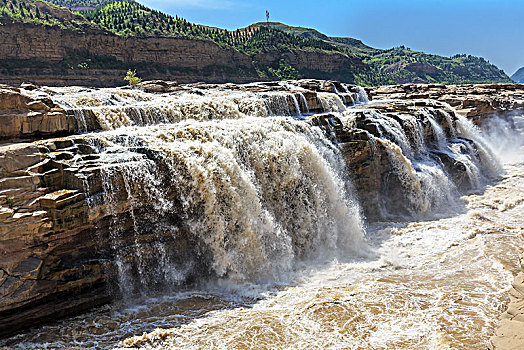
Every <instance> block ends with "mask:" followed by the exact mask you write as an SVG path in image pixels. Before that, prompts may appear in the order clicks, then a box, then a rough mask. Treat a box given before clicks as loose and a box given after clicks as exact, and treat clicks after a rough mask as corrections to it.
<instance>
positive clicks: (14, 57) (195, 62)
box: [0, 22, 365, 87]
mask: <svg viewBox="0 0 524 350" xmlns="http://www.w3.org/2000/svg"><path fill="white" fill-rule="evenodd" d="M282 58H285V59H286V60H287V61H288V63H290V64H291V65H292V66H293V67H295V68H296V69H297V70H298V71H302V72H304V73H308V75H309V76H311V77H322V78H331V79H343V80H346V81H347V80H348V79H350V78H352V77H353V73H354V72H355V71H356V70H359V69H365V65H364V64H363V63H362V61H360V60H359V59H357V58H354V57H348V56H347V55H344V54H342V53H339V52H323V51H319V50H317V51H315V50H301V49H290V50H287V51H285V52H277V51H270V50H269V51H266V52H261V53H259V54H257V55H256V56H255V57H253V58H252V57H250V56H248V55H247V54H244V53H241V52H239V51H237V50H234V49H232V48H223V47H220V46H219V45H217V44H215V43H214V42H212V41H208V40H198V39H177V38H163V37H148V38H139V37H128V38H124V37H121V36H117V35H115V34H113V33H110V32H104V31H101V30H94V29H89V28H87V29H84V30H83V31H73V30H62V29H60V28H58V27H48V26H41V25H33V24H27V23H16V22H15V23H9V22H8V23H6V24H5V25H3V26H2V31H0V60H2V62H4V66H5V68H3V69H2V68H1V67H0V82H1V83H6V84H11V85H18V84H20V83H22V82H24V81H30V82H32V83H36V84H42V85H45V84H49V85H54V86H69V85H82V86H97V87H102V86H118V85H123V83H124V82H123V80H122V79H123V77H124V76H125V72H126V70H127V68H128V67H129V68H135V69H138V71H139V74H140V76H141V77H142V78H144V79H163V80H176V81H179V82H182V83H184V82H185V83H188V82H196V81H206V82H229V81H231V82H237V83H242V82H248V81H258V80H261V78H260V76H259V74H258V73H257V67H258V66H260V67H263V68H264V69H266V68H267V67H275V66H276V67H278V64H279V62H280V60H281V59H282ZM78 60H80V61H82V62H83V61H85V62H88V63H89V65H90V67H88V68H79V67H77V65H76V61H78ZM24 62H25V63H24ZM255 64H256V66H257V67H256V66H255Z"/></svg>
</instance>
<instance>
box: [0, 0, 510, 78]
mask: <svg viewBox="0 0 524 350" xmlns="http://www.w3.org/2000/svg"><path fill="white" fill-rule="evenodd" d="M0 26H1V28H2V30H1V31H0V42H2V43H3V44H2V46H1V47H0V81H4V82H16V81H19V80H20V79H27V80H31V81H35V82H36V81H42V79H44V78H42V76H43V75H45V80H43V81H45V82H49V81H50V82H54V81H55V80H56V84H71V83H75V84H83V83H84V81H85V84H97V85H114V84H117V83H121V81H120V80H121V79H120V78H119V77H120V75H121V74H122V72H125V71H126V70H127V69H136V70H137V73H138V74H139V75H140V76H141V77H142V78H144V79H153V78H154V79H177V80H179V81H181V82H188V81H194V80H200V81H208V82H224V81H237V82H240V81H254V80H268V79H294V78H307V77H310V78H320V79H335V80H341V81H345V82H348V83H357V84H361V85H384V84H398V83H449V84H462V83H508V82H511V80H510V79H509V77H508V76H507V75H506V74H505V73H504V72H503V71H501V70H500V69H498V68H497V67H496V66H494V65H492V64H490V63H489V62H487V61H486V60H484V59H483V58H479V57H474V56H470V55H456V56H453V57H442V56H437V55H430V54H426V53H423V52H417V51H413V50H411V49H409V48H406V47H404V46H400V47H396V48H392V49H388V50H382V49H375V48H372V47H369V46H367V45H365V44H364V43H362V42H361V41H360V40H358V39H354V38H337V37H328V36H326V35H324V34H322V33H320V32H318V31H317V30H315V29H310V28H303V27H291V26H288V25H285V24H282V23H276V22H270V23H269V24H267V23H256V24H254V25H251V26H249V27H247V28H241V29H238V30H236V31H228V30H224V29H220V28H213V27H208V26H204V25H197V24H193V23H190V22H189V21H187V20H185V19H183V18H180V17H178V16H171V15H168V14H165V13H162V12H160V11H158V10H154V9H151V8H148V7H146V6H144V5H142V4H139V3H138V2H135V1H131V0H129V1H107V0H50V2H49V3H47V2H43V1H40V0H0ZM268 27H269V28H268ZM20 43H24V45H20ZM53 79H55V80H53ZM86 79H87V80H88V81H86Z"/></svg>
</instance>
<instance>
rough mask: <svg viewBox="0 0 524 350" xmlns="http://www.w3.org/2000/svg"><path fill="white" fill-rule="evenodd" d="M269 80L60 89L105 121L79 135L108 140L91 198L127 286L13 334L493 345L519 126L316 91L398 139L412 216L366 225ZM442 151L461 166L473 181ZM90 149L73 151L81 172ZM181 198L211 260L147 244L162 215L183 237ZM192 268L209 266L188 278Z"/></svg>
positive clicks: (324, 101)
mask: <svg viewBox="0 0 524 350" xmlns="http://www.w3.org/2000/svg"><path fill="white" fill-rule="evenodd" d="M35 93H42V92H35ZM264 94H265V95H264V96H262V95H261V94H259V93H253V92H234V93H233V92H223V91H213V90H211V91H208V92H199V93H198V94H195V93H180V94H175V95H154V94H147V93H144V92H141V91H134V90H131V91H125V90H119V89H102V90H96V91H91V90H83V89H80V88H56V89H55V91H53V92H51V96H52V98H53V99H54V101H55V102H57V103H59V104H60V105H62V106H64V108H69V109H72V110H73V111H74V115H75V117H76V118H78V121H79V123H80V124H86V121H85V120H86V118H93V116H94V118H96V119H97V122H98V124H99V125H100V126H101V127H102V128H103V129H104V131H102V132H97V133H85V134H83V135H80V136H76V138H77V139H79V140H81V141H82V142H85V144H86V145H89V146H90V147H92V149H93V150H95V151H96V163H97V164H96V165H97V166H98V167H100V168H101V170H100V176H102V178H103V181H102V183H103V193H102V195H101V196H100V197H99V198H98V197H97V198H88V199H87V203H88V204H89V206H90V208H89V210H98V209H97V205H96V201H99V202H100V201H103V202H104V208H105V210H107V211H108V213H109V214H110V215H113V218H114V220H113V222H112V223H111V230H112V231H111V235H110V238H111V240H112V242H113V246H112V248H113V250H115V254H114V256H113V258H114V260H115V261H114V264H115V265H116V266H117V268H118V271H117V273H116V281H114V282H115V284H116V285H117V289H118V291H119V295H121V296H122V297H123V298H124V299H125V300H123V301H122V302H121V303H118V302H117V303H115V304H114V305H112V306H107V307H104V308H100V309H98V310H95V311H93V312H90V313H87V314H83V315H80V316H77V317H74V318H70V319H67V320H65V321H60V322H57V323H54V324H49V325H47V326H44V327H40V328H36V329H33V330H29V331H26V332H24V333H21V334H19V335H17V336H14V337H11V338H9V339H5V340H2V341H1V343H0V346H6V347H11V348H27V349H30V348H67V349H69V348H82V349H83V348H92V349H98V348H115V347H125V346H133V347H144V348H155V349H156V348H158V349H161V348H174V349H208V348H218V349H254V348H256V349H484V348H486V347H487V344H488V339H489V337H490V336H491V335H492V334H493V333H494V330H495V326H496V324H497V318H498V317H499V315H500V314H501V313H502V312H503V311H504V309H505V306H506V303H507V300H508V298H507V295H506V294H507V291H508V290H509V287H510V283H511V281H512V279H513V276H514V274H516V272H517V271H518V256H519V254H520V253H522V247H523V246H524V245H523V243H524V216H523V215H522V212H523V209H524V163H523V161H524V155H523V153H522V149H519V148H518V147H514V149H513V150H512V152H510V150H509V147H505V148H504V147H495V146H496V145H497V140H501V139H504V140H507V139H509V138H508V135H510V134H507V135H505V134H504V133H503V132H502V131H504V130H506V129H507V127H506V126H505V125H499V126H498V127H497V128H495V127H494V128H492V129H493V130H495V129H496V130H499V131H500V130H502V131H501V132H502V135H497V134H496V133H495V132H493V130H490V133H488V134H484V135H483V134H482V133H481V132H480V131H479V130H478V129H476V128H475V127H473V125H472V124H471V123H470V122H469V121H467V120H466V118H464V117H461V116H458V115H455V114H454V113H453V110H452V109H451V107H449V106H444V105H439V106H437V108H433V109H432V108H429V107H427V108H426V109H423V110H421V111H418V110H417V113H418V114H416V115H415V114H410V113H408V112H405V113H400V112H399V113H397V114H392V113H391V112H388V113H386V112H384V111H383V110H379V109H378V108H377V106H378V105H379V104H380V103H384V102H380V101H379V102H371V103H368V104H365V105H361V106H359V107H356V108H348V107H347V106H345V105H344V100H342V99H341V98H340V97H339V96H338V95H337V94H332V93H319V94H318V98H319V99H320V102H321V103H320V104H321V105H322V106H323V108H324V110H325V111H327V112H330V113H332V114H333V115H334V116H336V117H337V118H338V119H339V120H340V123H341V125H342V126H343V127H344V128H346V129H348V130H350V129H351V128H354V127H355V126H356V125H357V123H358V122H359V119H358V118H361V117H362V116H365V118H367V119H366V122H370V123H371V124H372V125H374V128H376V132H375V133H374V134H373V135H371V134H369V140H370V141H369V142H370V145H371V147H372V148H373V147H374V149H375V150H377V152H378V150H379V149H381V150H384V162H387V163H388V164H390V166H391V169H392V172H394V173H395V176H396V177H397V178H398V181H397V182H396V184H397V186H398V187H399V189H400V192H404V193H402V196H399V198H402V200H403V201H404V202H405V203H401V204H402V205H405V207H406V208H407V209H406V210H405V211H404V212H403V213H399V212H398V210H397V209H398V208H396V207H395V205H394V204H391V203H394V202H388V201H387V200H384V201H383V202H380V203H379V205H378V206H377V208H378V209H377V210H379V211H380V213H379V214H380V215H377V217H380V218H384V219H388V221H383V222H380V221H379V222H368V221H367V220H366V218H365V217H363V216H362V208H361V204H360V202H359V198H358V196H357V195H356V194H355V189H354V187H353V185H352V183H351V181H350V180H349V176H348V174H347V171H348V170H347V168H346V166H345V159H344V157H343V154H342V153H341V151H340V150H339V149H338V147H337V142H334V141H333V138H332V135H328V134H327V132H326V130H325V129H321V128H319V127H317V126H314V125H313V124H312V123H310V122H309V121H307V120H304V119H307V118H306V117H308V116H299V118H293V117H292V116H296V115H297V114H300V112H301V110H300V108H301V107H300V103H299V102H298V100H297V98H296V96H295V95H293V94H289V93H286V92H267V93H264ZM351 99H353V97H351ZM357 100H359V101H361V102H362V101H365V100H366V98H365V96H361V95H358V98H357ZM302 103H304V102H302ZM305 105H306V106H305V107H306V109H307V102H306V103H305ZM427 105H428V106H430V105H431V102H428V103H427ZM419 112H420V113H419ZM413 113H414V112H413ZM82 121H83V123H82ZM86 125H87V124H86ZM369 125H370V124H368V126H369ZM86 130H87V127H86ZM370 130H371V129H370ZM428 130H429V132H428ZM514 134H515V133H514V132H513V133H512V134H511V137H515V138H516V139H515V140H516V141H515V142H513V146H515V145H517V146H518V145H519V142H522V133H521V131H518V132H517V134H516V136H515V135H514ZM429 136H431V139H428V137H429ZM138 150H140V152H139V151H138ZM510 153H511V155H512V156H511V157H510V156H509V155H510ZM437 154H441V155H442V154H443V155H445V156H446V157H448V158H449V159H452V160H453V161H455V162H457V164H460V166H462V167H463V168H464V174H465V175H464V176H465V178H466V180H467V181H466V182H467V183H468V184H469V185H470V188H469V191H467V192H466V193H465V191H464V190H463V189H459V188H458V186H456V185H455V183H454V181H455V180H454V179H453V178H452V176H451V174H449V173H448V172H447V170H446V167H445V166H444V165H443V164H442V162H441V161H438V160H437V157H436V155H437ZM151 155H152V156H151ZM439 159H440V158H439ZM498 159H503V160H504V168H503V171H501V168H500V164H499V161H498ZM89 162H90V160H89V159H88V160H87V161H86V160H85V159H84V158H82V157H81V156H73V157H72V159H71V160H70V163H71V164H73V165H75V166H77V169H79V170H78V171H79V172H81V171H83V169H87V168H89V167H90V166H92V164H90V163H89ZM160 175H162V176H160ZM85 190H86V193H87V194H89V190H88V189H87V188H86V189H85ZM387 190H390V189H389V188H383V189H382V190H381V191H384V192H386V193H384V194H382V195H383V198H386V199H387V196H388V193H387ZM459 193H462V198H458V194H459ZM122 199H124V200H122ZM397 200H398V198H397ZM122 202H126V203H127V204H126V205H128V207H129V208H131V209H130V215H129V218H130V220H131V221H132V223H131V225H130V227H131V229H130V230H129V228H127V227H126V230H127V231H126V230H124V229H123V228H122V227H121V226H120V223H119V222H118V220H119V219H118V213H119V212H120V211H122V210H123V208H122V207H120V206H121V203H122ZM397 203H398V202H397ZM128 207H126V208H124V209H126V210H128V209H129V208H128ZM143 208H147V210H148V211H149V212H147V213H145V214H143V216H142V217H139V216H138V213H143V212H144V210H143ZM141 210H142V211H141ZM175 211H176V215H177V220H185V222H184V225H185V230H187V232H188V235H190V236H191V237H193V238H194V239H195V241H198V242H199V244H201V245H202V247H203V248H202V249H201V250H196V249H195V251H196V252H198V253H199V254H201V255H205V256H200V255H199V254H195V256H194V257H191V258H192V259H193V260H188V261H187V262H184V263H185V264H179V262H177V264H178V265H177V264H175V263H174V261H173V254H174V252H176V249H173V247H171V246H169V245H168V244H166V243H164V242H161V241H159V242H156V243H155V245H153V246H146V245H145V244H143V242H142V241H141V234H142V233H143V231H147V230H148V229H150V228H151V227H154V228H155V229H161V230H162V232H168V233H169V232H171V231H173V235H174V234H175V233H176V230H178V228H176V227H173V225H172V221H173V220H172V221H169V220H166V218H171V217H172V215H173V213H174V212H175ZM148 226H149V227H148ZM147 232H148V231H147ZM129 234H131V235H133V236H132V238H131V239H129V237H127V236H126V235H129ZM148 234H151V235H154V234H155V232H152V233H149V232H148ZM129 256H132V257H133V259H132V260H130V259H129ZM204 258H205V259H204ZM202 260H203V261H204V262H203V263H202ZM129 261H132V263H130V262H129ZM199 263H201V264H200V265H198V264H199ZM133 264H134V265H133ZM195 266H205V267H206V268H207V270H206V271H202V278H201V279H199V280H197V281H196V282H195V284H191V285H184V281H185V278H186V276H187V275H189V274H191V275H192V276H194V275H195V274H198V273H199V272H200V270H193V269H195ZM159 287H162V288H159ZM155 329H156V330H155ZM144 332H145V334H144Z"/></svg>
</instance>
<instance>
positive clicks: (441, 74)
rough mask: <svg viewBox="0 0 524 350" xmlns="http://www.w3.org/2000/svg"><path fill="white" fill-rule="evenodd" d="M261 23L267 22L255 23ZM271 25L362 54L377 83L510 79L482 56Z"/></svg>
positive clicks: (462, 82) (502, 80)
mask: <svg viewBox="0 0 524 350" xmlns="http://www.w3.org/2000/svg"><path fill="white" fill-rule="evenodd" d="M255 25H256V26H259V27H265V26H267V23H264V22H259V23H256V24H255ZM269 27H270V28H275V29H278V30H281V31H283V32H286V33H290V34H293V35H297V36H300V37H304V38H316V39H319V40H322V41H324V42H325V43H327V44H330V45H333V46H335V47H337V48H339V49H340V50H343V51H344V52H347V53H348V54H352V55H355V56H356V57H358V58H360V59H361V60H362V61H363V62H364V63H365V64H367V65H368V66H369V67H370V69H371V74H370V75H369V76H368V77H367V80H368V82H369V83H371V84H373V85H382V84H399V83H400V84H402V83H445V84H465V83H494V82H496V83H510V82H511V80H510V79H509V77H508V76H507V75H506V73H504V71H502V70H501V69H499V68H498V67H496V66H495V65H493V64H490V63H489V62H488V61H486V60H485V59H483V58H481V57H475V56H471V55H465V54H459V55H454V56H452V57H443V56H438V55H431V54H426V53H424V52H419V51H414V50H411V49H410V48H406V47H404V46H400V47H394V48H391V49H386V50H383V49H375V48H372V47H369V46H367V45H365V44H363V43H362V42H361V41H360V40H357V39H354V38H338V37H328V36H326V35H324V34H322V33H320V32H318V31H317V30H315V29H311V28H303V27H292V26H288V25H285V24H283V23H278V22H270V23H269Z"/></svg>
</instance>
